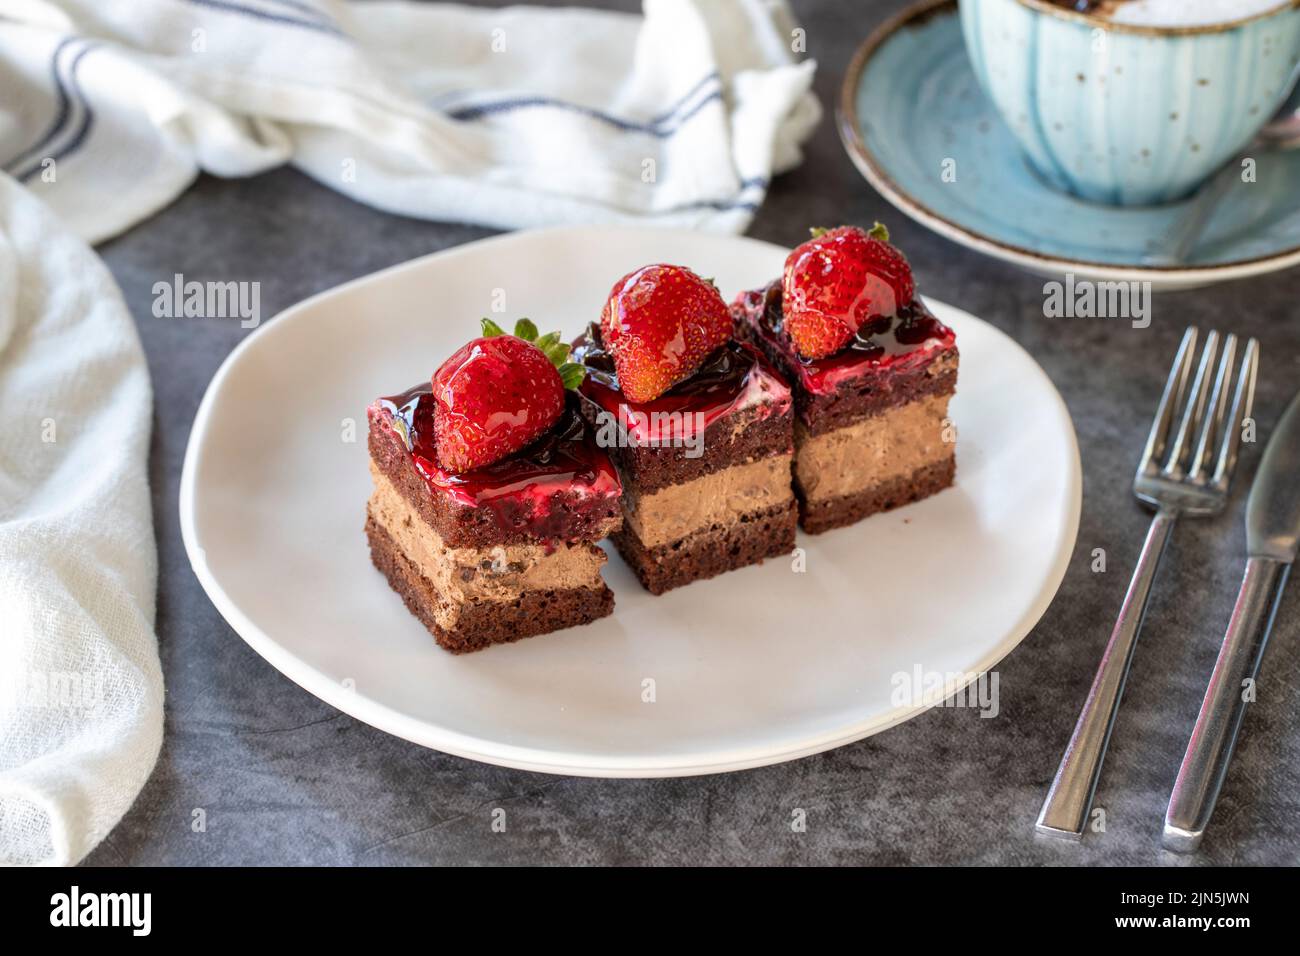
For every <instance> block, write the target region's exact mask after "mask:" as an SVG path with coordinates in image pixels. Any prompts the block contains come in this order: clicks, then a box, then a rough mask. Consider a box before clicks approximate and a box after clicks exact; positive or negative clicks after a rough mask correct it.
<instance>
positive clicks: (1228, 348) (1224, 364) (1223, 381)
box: [1187, 333, 1237, 480]
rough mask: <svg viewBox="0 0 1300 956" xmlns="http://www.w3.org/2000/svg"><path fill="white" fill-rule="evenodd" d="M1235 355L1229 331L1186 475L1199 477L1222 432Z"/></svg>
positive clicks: (1235, 342) (1234, 347) (1231, 335)
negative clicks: (1209, 450) (1207, 454)
mask: <svg viewBox="0 0 1300 956" xmlns="http://www.w3.org/2000/svg"><path fill="white" fill-rule="evenodd" d="M1236 357H1237V337H1236V336H1235V335H1233V334H1231V333H1229V334H1228V336H1227V337H1226V338H1225V339H1224V340H1223V357H1222V358H1221V359H1219V371H1218V372H1216V373H1215V376H1214V391H1213V392H1211V393H1210V401H1209V404H1208V405H1206V406H1205V417H1204V418H1203V419H1202V421H1201V430H1200V433H1199V434H1198V435H1197V436H1196V449H1195V450H1194V451H1193V452H1192V463H1191V466H1190V467H1189V468H1188V469H1187V477H1189V478H1191V479H1193V480H1195V479H1198V478H1200V476H1201V469H1202V468H1203V467H1204V466H1205V458H1206V452H1207V450H1208V449H1209V447H1210V445H1211V443H1212V442H1214V440H1215V436H1216V435H1221V434H1223V416H1224V413H1225V412H1226V411H1227V408H1228V392H1229V391H1230V390H1231V388H1232V376H1233V361H1234V360H1235V359H1236Z"/></svg>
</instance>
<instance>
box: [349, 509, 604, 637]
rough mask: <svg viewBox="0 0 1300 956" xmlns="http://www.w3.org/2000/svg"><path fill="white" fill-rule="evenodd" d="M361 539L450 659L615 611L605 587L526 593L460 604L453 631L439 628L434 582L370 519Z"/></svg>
mask: <svg viewBox="0 0 1300 956" xmlns="http://www.w3.org/2000/svg"><path fill="white" fill-rule="evenodd" d="M366 537H367V538H368V539H369V541H370V559H371V560H372V561H373V562H374V565H375V567H376V568H378V569H379V570H380V571H381V572H382V573H383V575H384V577H386V578H387V579H388V583H389V584H390V585H392V588H393V590H394V591H396V592H397V593H398V594H399V595H400V596H401V598H402V601H403V602H405V604H406V607H407V609H408V610H409V611H410V612H411V613H412V614H414V615H415V616H416V617H417V618H419V619H420V622H421V623H422V624H424V626H425V627H427V628H428V629H429V632H430V633H431V634H432V635H433V636H434V639H435V640H436V641H437V642H438V644H439V645H440V646H441V647H443V648H445V649H446V650H448V651H451V652H452V653H453V654H464V653H467V652H469V651H478V650H482V649H483V648H485V647H490V646H492V645H493V644H508V643H510V642H512V641H518V640H521V639H523V638H525V637H534V636H536V635H538V634H546V633H549V632H551V631H558V630H560V629H562V628H566V627H573V626H575V625H578V624H589V623H591V622H592V621H595V620H598V619H599V618H602V617H605V616H607V615H609V614H612V613H613V611H614V593H613V592H612V591H610V589H609V588H608V587H606V586H605V585H604V584H602V585H601V586H600V587H598V588H566V589H562V590H545V591H541V590H538V591H528V592H525V593H524V594H522V595H520V597H519V598H518V599H517V600H515V601H513V602H501V601H491V602H485V603H482V604H465V605H462V606H461V608H460V614H459V616H458V617H457V620H456V626H455V627H453V628H450V629H447V628H443V627H440V626H439V625H438V624H437V623H435V617H434V614H435V609H436V608H437V607H438V606H439V604H441V603H443V601H442V598H441V596H440V595H439V593H438V590H437V588H435V587H434V586H433V583H432V582H431V581H429V579H428V578H426V577H424V576H423V575H421V574H420V572H419V571H418V570H417V569H416V568H415V566H414V565H413V564H411V562H410V561H409V560H407V558H406V556H405V555H404V554H402V552H401V549H400V548H398V546H397V544H396V542H394V541H393V539H392V537H391V536H389V534H388V532H386V531H385V530H384V529H383V528H382V527H380V526H379V524H377V523H376V522H375V520H374V519H373V518H368V519H367V520H366Z"/></svg>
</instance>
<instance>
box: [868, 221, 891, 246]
mask: <svg viewBox="0 0 1300 956" xmlns="http://www.w3.org/2000/svg"><path fill="white" fill-rule="evenodd" d="M867 235H868V236H870V237H871V238H872V239H879V240H880V241H881V242H888V241H889V230H888V229H886V228H885V224H884V223H881V222H878V223H876V224H875V225H874V226H872V227H871V228H870V229H868V230H867Z"/></svg>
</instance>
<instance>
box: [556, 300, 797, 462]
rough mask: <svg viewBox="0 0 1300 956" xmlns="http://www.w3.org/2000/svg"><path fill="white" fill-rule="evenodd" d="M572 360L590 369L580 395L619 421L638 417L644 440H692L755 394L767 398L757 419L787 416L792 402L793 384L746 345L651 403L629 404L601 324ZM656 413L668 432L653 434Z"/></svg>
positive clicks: (725, 349)
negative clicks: (700, 429)
mask: <svg viewBox="0 0 1300 956" xmlns="http://www.w3.org/2000/svg"><path fill="white" fill-rule="evenodd" d="M570 361H573V362H579V363H581V364H583V365H585V366H587V377H586V379H585V380H584V381H583V383H582V385H581V387H580V391H581V392H582V394H583V395H585V396H586V397H587V398H589V399H590V400H591V401H593V402H595V403H596V404H597V405H599V406H600V407H601V408H602V409H604V410H605V411H606V412H608V413H609V414H611V415H613V416H615V419H616V420H619V421H622V420H623V416H622V414H621V411H620V409H621V408H626V409H627V410H628V411H629V412H632V413H635V414H636V415H637V417H638V419H639V421H638V422H637V423H636V424H637V427H636V428H635V429H634V433H637V436H636V437H638V438H641V439H643V440H650V439H651V438H653V440H654V441H658V442H660V443H663V442H668V441H671V440H672V439H674V438H679V437H689V436H690V435H693V434H694V433H695V430H696V428H697V426H702V427H703V428H708V427H709V426H710V425H711V424H713V423H714V422H715V421H717V420H718V419H720V418H723V417H724V416H726V415H730V414H731V413H732V412H733V411H735V410H737V409H738V408H740V407H741V406H742V405H744V404H745V403H746V401H747V400H748V399H749V398H751V397H752V396H753V395H754V394H755V393H758V394H761V395H762V396H763V398H762V399H760V401H759V402H757V403H756V404H755V407H756V408H757V409H758V412H757V418H756V421H762V420H764V419H766V418H768V417H769V416H771V415H774V414H783V413H784V412H785V411H786V410H787V409H788V408H789V407H790V403H791V395H790V389H789V386H787V385H786V384H785V381H784V380H783V379H782V378H781V377H780V375H779V374H777V372H776V370H775V369H774V368H772V366H771V364H770V363H769V362H768V360H767V359H766V358H765V357H764V356H763V355H762V354H761V353H760V352H759V351H758V350H757V349H756V348H754V347H753V346H752V345H750V344H749V343H747V342H737V341H734V340H733V341H730V342H728V343H727V344H726V345H723V346H721V347H719V348H718V349H716V350H714V351H713V352H712V353H711V354H710V355H709V357H708V358H707V359H705V361H704V364H703V365H702V366H701V367H700V368H699V369H697V370H696V371H695V373H694V374H692V375H691V376H690V377H689V378H687V379H685V380H683V381H681V382H678V383H677V384H676V385H674V386H673V387H672V388H670V389H669V390H668V391H667V392H665V393H664V394H663V395H660V396H659V397H658V398H656V399H654V400H652V401H649V402H631V401H628V399H627V397H626V396H625V395H624V394H623V393H622V391H620V390H619V385H618V375H617V373H616V372H615V371H614V362H613V358H612V356H610V355H609V353H608V352H606V351H605V349H604V345H603V343H602V339H601V332H600V327H599V326H598V325H597V324H595V323H592V324H591V325H590V326H589V327H588V329H587V332H586V333H585V334H584V335H583V336H581V337H580V338H579V339H578V340H577V341H576V342H574V343H573V351H572V353H571V356H570ZM654 415H660V416H671V417H663V418H661V419H659V420H660V421H661V422H662V423H663V424H664V425H666V426H667V428H666V431H665V430H660V431H656V432H655V434H654V435H653V436H652V435H651V434H650V430H651V429H650V428H649V427H648V425H647V423H648V422H650V421H652V420H653V419H652V416H654ZM699 416H703V417H702V418H700V417H699Z"/></svg>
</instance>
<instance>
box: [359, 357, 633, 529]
mask: <svg viewBox="0 0 1300 956" xmlns="http://www.w3.org/2000/svg"><path fill="white" fill-rule="evenodd" d="M376 404H377V405H378V406H379V408H381V409H382V410H384V411H387V412H388V413H389V414H390V415H391V416H392V420H391V422H392V424H391V427H392V431H393V433H394V435H395V436H396V437H397V439H398V440H399V441H401V442H402V443H403V444H404V445H405V446H406V449H407V451H408V452H409V453H410V455H411V459H412V461H413V462H414V464H415V467H416V470H417V471H419V473H420V474H421V476H423V478H424V480H425V481H426V482H427V483H428V485H429V488H430V490H431V491H432V492H433V493H434V494H440V495H447V496H450V497H451V498H452V499H453V500H455V501H457V502H458V503H460V504H462V505H465V506H466V507H470V508H486V509H488V510H489V511H490V512H491V513H492V515H493V517H494V519H495V520H496V523H497V524H498V526H500V527H502V528H505V529H513V530H526V531H528V533H530V534H532V535H534V536H535V537H538V538H543V539H554V538H567V537H568V536H569V535H568V529H570V528H572V527H573V525H574V512H573V504H574V501H573V498H572V496H573V495H577V496H578V497H580V498H584V499H590V500H591V502H592V503H593V504H594V503H597V502H603V501H606V500H608V499H610V498H617V497H618V496H619V495H621V494H622V486H621V485H620V484H619V480H618V475H617V473H616V472H615V471H614V466H613V464H612V463H611V462H610V460H609V456H608V455H606V454H605V452H604V451H603V450H602V449H601V448H599V447H598V446H597V445H596V442H595V438H594V436H593V435H592V434H591V430H590V428H589V427H588V425H587V423H586V422H585V421H584V420H583V418H582V415H581V413H580V412H579V411H578V399H577V396H575V395H573V394H572V393H568V394H567V395H566V401H565V408H564V411H563V412H562V413H561V415H560V420H559V421H558V422H556V424H555V426H554V427H553V428H551V429H550V431H548V432H547V433H546V434H545V435H543V436H542V437H541V438H539V439H537V440H536V441H535V442H533V443H532V444H531V445H529V446H528V447H527V448H525V449H523V450H522V451H519V452H516V453H515V454H513V455H511V456H510V457H508V458H504V459H502V460H501V461H498V462H495V463H493V464H491V465H485V466H483V467H482V468H475V469H473V470H471V471H467V472H464V473H462V474H453V473H452V472H449V471H447V470H446V469H444V468H443V467H442V466H441V465H439V464H438V456H437V453H436V452H435V450H434V437H433V416H434V400H433V388H432V385H431V384H430V383H428V382H424V383H421V384H420V385H416V386H415V387H414V388H411V389H408V390H407V391H405V392H403V393H401V394H400V395H393V396H391V397H389V398H381V399H379V401H378V402H377V403H376ZM558 495H569V496H570V497H569V498H567V499H565V500H564V504H563V507H557V497H556V496H558Z"/></svg>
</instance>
